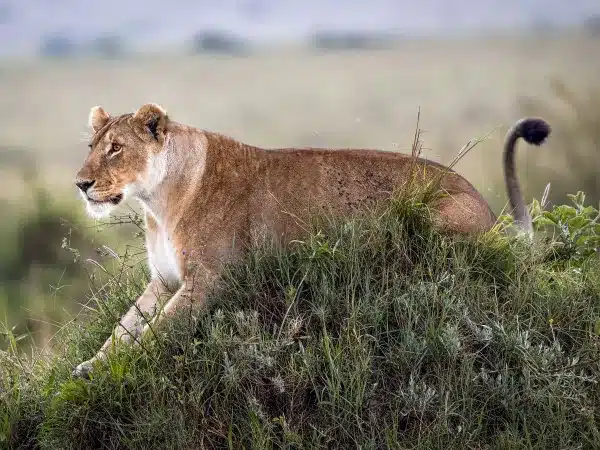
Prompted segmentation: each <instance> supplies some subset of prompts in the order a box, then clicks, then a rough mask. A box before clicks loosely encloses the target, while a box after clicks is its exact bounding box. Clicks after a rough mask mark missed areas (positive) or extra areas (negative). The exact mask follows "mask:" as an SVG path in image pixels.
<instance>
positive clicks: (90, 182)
mask: <svg viewBox="0 0 600 450" xmlns="http://www.w3.org/2000/svg"><path fill="white" fill-rule="evenodd" d="M167 123H168V117H167V114H166V112H165V111H164V110H163V109H162V108H161V107H160V106H158V105H156V104H153V103H149V104H146V105H144V106H142V107H141V108H140V109H138V111H136V112H135V113H133V114H122V115H120V116H116V117H111V116H110V115H109V114H108V113H107V112H106V111H104V109H102V107H101V106H95V107H93V108H92V109H91V110H90V115H89V126H90V127H91V129H92V131H93V133H94V134H93V136H92V141H91V143H90V144H89V147H90V152H89V154H88V156H87V158H86V159H85V162H84V163H83V167H82V168H81V169H80V170H79V172H78V173H77V177H76V181H75V184H76V185H77V187H78V188H79V193H80V194H81V196H82V197H83V199H84V200H85V202H86V204H87V211H88V213H89V214H90V215H91V216H92V217H97V218H99V217H104V216H107V215H108V214H109V213H110V212H111V211H112V210H113V209H114V208H115V207H116V206H117V205H119V204H120V203H121V202H122V201H124V200H125V199H126V198H127V197H129V196H136V197H140V198H143V197H144V196H149V195H150V194H151V192H152V190H153V189H154V188H155V187H156V185H157V183H159V182H160V176H161V175H160V173H159V172H160V171H161V170H160V167H158V166H159V165H157V162H156V161H157V159H160V158H157V157H158V156H159V155H160V154H161V152H162V151H163V148H164V145H165V139H166V126H167Z"/></svg>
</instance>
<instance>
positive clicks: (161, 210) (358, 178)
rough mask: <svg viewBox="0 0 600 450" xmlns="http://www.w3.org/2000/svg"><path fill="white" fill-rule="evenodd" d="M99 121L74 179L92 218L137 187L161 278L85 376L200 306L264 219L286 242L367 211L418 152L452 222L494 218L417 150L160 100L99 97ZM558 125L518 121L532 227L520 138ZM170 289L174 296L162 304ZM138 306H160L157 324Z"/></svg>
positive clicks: (510, 155) (513, 198) (481, 225)
mask: <svg viewBox="0 0 600 450" xmlns="http://www.w3.org/2000/svg"><path fill="white" fill-rule="evenodd" d="M89 125H90V127H91V128H92V130H93V132H94V134H93V138H92V142H91V143H90V145H89V147H90V149H91V150H90V152H89V154H88V156H87V158H86V160H85V162H84V164H83V167H82V168H81V170H80V171H79V173H78V174H77V179H76V185H77V187H78V188H79V190H80V194H81V196H82V197H83V199H84V200H85V202H86V204H87V211H88V213H89V214H90V215H91V216H93V217H101V216H106V215H108V214H109V213H110V212H111V210H112V209H113V208H115V207H116V206H117V205H118V204H120V203H121V202H122V201H123V200H124V199H126V198H128V197H131V198H136V199H137V200H139V201H140V202H141V204H142V206H143V209H144V211H145V224H146V244H147V249H148V263H149V267H150V270H151V281H150V283H149V284H148V286H147V288H146V290H145V291H144V292H143V294H142V295H141V296H140V297H139V298H138V299H137V300H136V302H135V305H134V306H132V308H131V309H130V310H129V311H128V312H127V313H126V314H125V315H124V316H123V318H122V319H121V322H120V324H119V325H118V326H117V327H116V329H115V332H114V333H113V335H112V336H111V337H110V338H109V339H108V340H107V341H106V343H105V344H104V345H103V346H102V348H101V349H100V350H99V351H98V353H97V354H96V355H95V356H94V357H93V358H92V359H90V360H89V361H85V362H83V363H81V364H79V365H78V366H77V367H76V368H75V370H74V371H73V373H74V375H76V376H87V375H88V373H89V372H90V370H91V368H92V365H93V363H94V362H95V361H96V360H99V359H102V358H104V357H105V356H106V354H107V352H108V351H109V348H110V347H111V343H112V340H113V339H117V340H122V341H126V342H127V341H131V340H134V341H137V338H141V337H143V336H144V335H145V334H146V333H147V332H148V331H149V329H150V327H152V328H154V326H155V325H157V324H158V322H157V320H159V318H161V320H162V318H164V317H168V316H169V315H171V314H172V313H173V312H174V311H175V310H176V309H177V308H180V307H185V308H191V311H192V312H198V309H197V308H198V307H201V306H202V304H203V303H204V301H205V295H206V292H207V289H208V288H209V287H210V285H211V283H213V282H214V280H215V279H216V277H217V276H218V275H219V270H220V269H219V268H220V266H221V265H222V264H223V263H224V262H230V261H233V260H235V259H236V258H239V256H240V255H241V253H242V251H243V250H244V248H245V246H246V245H247V244H248V243H250V242H251V240H252V236H256V235H259V234H260V233H261V232H263V231H264V230H266V231H267V233H268V235H270V236H271V237H273V238H276V239H278V240H279V242H281V243H286V242H289V241H290V240H291V239H295V238H299V237H301V236H302V233H303V232H304V231H303V230H304V228H303V226H302V223H303V221H305V220H306V219H307V218H308V216H309V213H310V211H313V212H314V211H329V212H333V213H335V214H339V215H343V214H347V213H352V212H357V211H358V212H360V211H363V210H364V208H366V207H370V206H373V205H375V204H376V203H378V202H380V201H382V200H386V199H388V198H389V197H390V193H391V192H392V191H393V190H394V188H396V187H398V186H401V185H403V183H405V182H406V181H407V180H408V179H409V177H410V173H411V167H414V166H412V164H413V163H414V164H415V165H416V166H417V167H419V168H421V169H423V168H424V166H425V165H427V170H421V171H419V173H420V178H419V179H420V180H421V182H427V181H429V180H431V179H433V177H435V176H437V175H440V171H445V170H447V171H448V172H447V174H445V175H444V176H443V178H442V181H441V184H440V187H441V189H442V190H443V191H445V193H446V194H448V195H446V196H442V197H441V198H440V199H439V200H437V201H436V202H434V204H433V205H432V207H433V210H434V213H435V215H436V218H437V222H436V223H437V226H439V227H440V229H441V230H442V231H444V232H449V233H478V232H484V231H486V230H489V229H490V228H491V227H492V226H493V225H494V223H495V221H496V217H495V215H494V213H493V212H492V211H491V209H490V207H489V206H488V204H487V202H486V201H485V200H484V198H483V197H482V196H481V194H479V192H477V190H476V189H475V188H474V187H473V186H472V185H471V184H470V183H469V182H468V181H467V180H466V179H465V178H463V177H462V176H460V175H458V174H457V173H455V172H453V171H451V170H449V169H447V168H446V167H445V166H442V165H440V164H436V163H433V162H431V161H426V160H425V159H421V158H418V159H414V158H413V157H412V156H411V155H404V154H399V153H393V152H388V151H379V150H365V149H344V150H333V149H314V148H311V149H299V148H289V149H277V150H267V149H262V148H258V147H253V146H250V145H247V144H243V143H241V142H238V141H236V140H234V139H231V138H228V137H225V136H222V135H219V134H216V133H211V132H207V131H203V130H199V129H197V128H194V127H191V126H187V125H183V124H180V123H177V122H175V121H173V120H171V119H170V118H169V117H168V116H167V113H166V112H165V110H163V108H161V107H160V106H158V105H156V104H146V105H143V106H142V107H141V108H140V109H139V110H138V111H137V112H135V113H133V114H123V115H119V116H115V117H112V116H110V115H109V114H107V113H106V112H105V111H104V110H103V109H102V107H100V106H96V107H93V108H92V109H91V111H90V115H89ZM549 132H550V127H549V126H548V124H547V123H546V122H545V121H543V120H542V119H533V118H526V119H522V120H520V121H519V122H517V123H516V124H515V125H514V126H513V127H512V128H511V130H510V131H509V133H508V136H507V140H506V143H505V149H504V170H505V178H506V185H507V189H508V196H509V199H510V203H511V207H512V208H513V211H514V217H515V219H516V221H517V222H519V223H520V224H521V225H522V226H523V228H524V229H525V230H526V231H529V230H531V219H530V217H529V215H528V212H527V209H526V206H525V204H524V202H523V199H522V196H521V193H520V190H519V184H518V181H517V178H516V173H515V168H514V151H515V144H516V142H517V140H518V139H519V138H524V139H525V140H526V141H527V142H529V143H531V144H536V145H539V144H541V143H542V142H543V141H544V140H545V138H546V137H547V135H548V134H549ZM413 173H414V172H413ZM190 263H192V264H191V265H189V264H190ZM173 292H174V294H173V295H172V294H171V293H173ZM165 295H166V296H167V298H169V297H170V299H168V301H167V302H166V304H164V309H163V310H162V311H160V312H158V313H156V309H157V307H158V306H162V303H163V302H162V301H161V300H159V299H160V298H161V297H164V296H165ZM140 312H142V313H143V314H144V315H147V317H151V316H154V317H153V318H152V320H151V322H150V324H148V323H146V322H145V319H144V318H143V317H141V316H140Z"/></svg>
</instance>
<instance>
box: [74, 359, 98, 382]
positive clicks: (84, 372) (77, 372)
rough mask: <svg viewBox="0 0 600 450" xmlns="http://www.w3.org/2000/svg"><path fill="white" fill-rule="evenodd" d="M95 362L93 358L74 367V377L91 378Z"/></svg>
mask: <svg viewBox="0 0 600 450" xmlns="http://www.w3.org/2000/svg"><path fill="white" fill-rule="evenodd" d="M93 364H94V361H93V360H91V359H90V360H88V361H84V362H82V363H81V364H79V365H78V366H77V367H75V369H73V372H71V375H73V376H74V377H77V378H85V379H87V380H89V378H90V373H91V372H92V368H93Z"/></svg>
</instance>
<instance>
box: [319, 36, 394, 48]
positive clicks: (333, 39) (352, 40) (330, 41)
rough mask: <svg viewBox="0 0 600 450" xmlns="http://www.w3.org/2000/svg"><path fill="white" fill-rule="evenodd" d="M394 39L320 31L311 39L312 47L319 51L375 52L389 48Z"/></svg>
mask: <svg viewBox="0 0 600 450" xmlns="http://www.w3.org/2000/svg"><path fill="white" fill-rule="evenodd" d="M391 41H392V38H391V37H388V36H385V35H380V34H375V33H368V32H360V31H345V32H336V31H319V32H317V33H315V34H314V35H313V36H312V38H311V43H312V46H313V47H314V48H315V49H317V50H329V51H331V50H334V51H340V50H374V49H382V48H389V47H390V44H391Z"/></svg>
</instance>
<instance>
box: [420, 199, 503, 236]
mask: <svg viewBox="0 0 600 450" xmlns="http://www.w3.org/2000/svg"><path fill="white" fill-rule="evenodd" d="M432 206H433V209H434V210H435V214H434V223H435V224H436V226H437V227H438V228H439V229H440V231H442V232H444V233H450V234H453V233H458V234H473V233H483V232H486V231H488V230H489V229H490V228H492V227H493V226H494V223H495V222H496V217H495V216H494V214H493V213H492V211H491V210H490V207H489V205H488V204H487V202H486V201H485V200H484V199H483V198H482V197H481V196H478V195H477V196H475V195H473V194H472V193H470V192H459V193H456V194H448V195H447V196H445V197H443V198H441V199H440V200H438V201H437V202H435V203H434V204H433V205H432Z"/></svg>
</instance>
